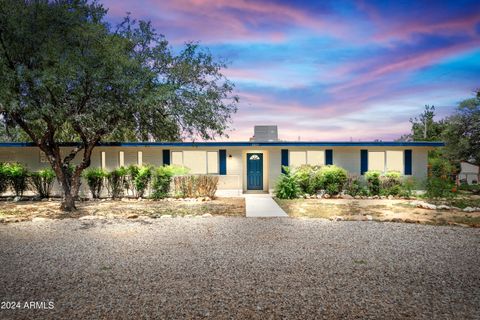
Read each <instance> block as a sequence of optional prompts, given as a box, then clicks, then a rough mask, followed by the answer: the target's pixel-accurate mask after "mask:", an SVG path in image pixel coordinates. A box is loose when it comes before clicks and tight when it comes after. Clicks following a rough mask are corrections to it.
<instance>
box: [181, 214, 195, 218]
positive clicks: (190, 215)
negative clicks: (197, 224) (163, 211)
mask: <svg viewBox="0 0 480 320" xmlns="http://www.w3.org/2000/svg"><path fill="white" fill-rule="evenodd" d="M183 217H184V218H191V217H193V214H186V215H184V216H183Z"/></svg>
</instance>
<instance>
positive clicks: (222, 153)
mask: <svg viewBox="0 0 480 320" xmlns="http://www.w3.org/2000/svg"><path fill="white" fill-rule="evenodd" d="M218 159H219V162H220V170H219V173H220V175H222V176H224V175H226V174H227V150H223V149H222V150H219V151H218Z"/></svg>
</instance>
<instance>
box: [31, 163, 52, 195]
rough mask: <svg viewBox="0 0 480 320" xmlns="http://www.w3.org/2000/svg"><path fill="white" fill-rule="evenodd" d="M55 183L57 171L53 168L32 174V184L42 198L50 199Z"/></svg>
mask: <svg viewBox="0 0 480 320" xmlns="http://www.w3.org/2000/svg"><path fill="white" fill-rule="evenodd" d="M54 182H55V171H53V169H52V168H45V169H42V170H40V171H37V172H32V173H31V174H30V183H31V185H32V186H33V188H34V189H35V190H36V192H37V194H38V195H39V196H40V198H48V197H50V193H51V191H52V188H53V183H54Z"/></svg>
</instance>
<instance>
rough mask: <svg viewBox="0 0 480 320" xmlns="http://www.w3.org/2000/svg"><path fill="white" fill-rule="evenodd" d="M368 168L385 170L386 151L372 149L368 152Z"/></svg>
mask: <svg viewBox="0 0 480 320" xmlns="http://www.w3.org/2000/svg"><path fill="white" fill-rule="evenodd" d="M368 170H369V171H371V170H375V171H381V172H383V171H384V170H385V152H383V151H379V152H377V151H370V152H368Z"/></svg>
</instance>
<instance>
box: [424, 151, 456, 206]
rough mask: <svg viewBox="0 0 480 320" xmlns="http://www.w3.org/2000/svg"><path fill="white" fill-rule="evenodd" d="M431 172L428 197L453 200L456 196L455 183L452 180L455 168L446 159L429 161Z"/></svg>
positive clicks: (428, 179)
mask: <svg viewBox="0 0 480 320" xmlns="http://www.w3.org/2000/svg"><path fill="white" fill-rule="evenodd" d="M429 165H430V172H429V176H428V178H427V185H426V194H425V195H426V197H428V198H453V197H455V196H456V192H455V191H456V190H455V182H454V181H453V179H452V173H453V170H454V167H453V166H452V164H451V163H450V162H449V161H448V160H447V159H444V158H432V159H430V160H429Z"/></svg>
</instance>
